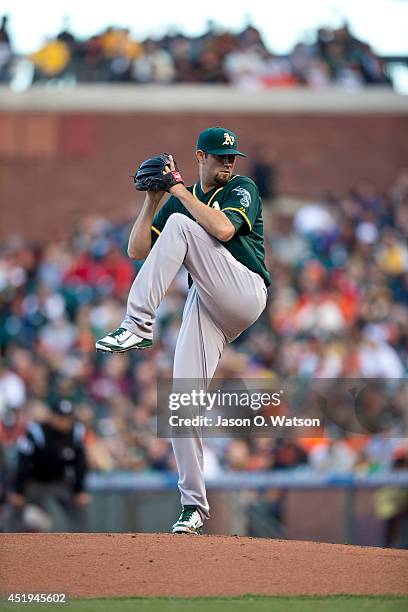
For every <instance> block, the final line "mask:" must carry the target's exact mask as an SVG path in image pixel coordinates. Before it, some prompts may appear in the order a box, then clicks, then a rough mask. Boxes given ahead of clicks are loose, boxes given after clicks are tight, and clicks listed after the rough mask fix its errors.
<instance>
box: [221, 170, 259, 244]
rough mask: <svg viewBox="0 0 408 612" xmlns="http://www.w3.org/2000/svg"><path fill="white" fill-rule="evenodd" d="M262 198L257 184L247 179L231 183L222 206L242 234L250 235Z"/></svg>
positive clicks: (238, 179)
mask: <svg viewBox="0 0 408 612" xmlns="http://www.w3.org/2000/svg"><path fill="white" fill-rule="evenodd" d="M259 206H260V198H259V193H258V188H257V186H256V185H255V183H254V182H253V181H252V180H250V179H248V178H247V177H245V178H244V177H242V178H241V177H236V179H235V180H233V181H231V185H230V187H229V189H228V192H227V193H226V195H225V198H224V201H223V202H222V205H221V210H222V211H223V212H224V213H225V214H226V215H227V217H228V219H229V220H230V221H231V223H232V224H233V226H234V227H235V229H236V232H237V233H238V232H239V233H240V234H244V235H246V234H250V233H251V232H252V228H253V226H254V224H255V221H256V219H257V216H258V213H259Z"/></svg>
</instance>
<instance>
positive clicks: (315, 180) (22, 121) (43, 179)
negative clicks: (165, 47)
mask: <svg viewBox="0 0 408 612" xmlns="http://www.w3.org/2000/svg"><path fill="white" fill-rule="evenodd" d="M210 125H226V126H228V127H229V128H231V129H232V130H235V131H237V132H238V133H239V136H240V148H241V149H242V150H243V151H247V152H248V153H250V152H251V151H252V150H253V148H254V147H257V146H259V145H261V144H266V145H267V146H268V148H269V149H270V150H271V151H274V152H275V153H276V154H277V156H278V160H279V178H280V181H279V184H280V191H281V192H283V193H286V194H290V195H299V196H309V197H316V196H317V195H318V194H319V193H321V192H322V191H325V190H331V191H335V192H338V193H341V192H343V191H345V190H346V189H347V188H349V187H350V186H351V185H352V184H353V183H354V182H355V181H358V180H359V179H363V178H368V179H372V180H373V181H374V182H375V184H376V185H377V186H378V188H379V189H381V190H385V189H387V187H388V186H389V184H390V182H391V181H392V180H393V179H394V178H395V175H396V173H397V172H398V171H399V170H400V169H401V168H402V167H403V166H404V165H407V160H408V139H407V138H406V134H407V133H408V116H407V115H398V114H392V113H390V114H384V113H381V114H378V115H375V114H370V115H367V116H364V115H359V114H338V115H334V114H332V115H329V114H327V113H326V114H324V115H300V114H282V113H279V114H254V113H251V114H245V113H244V112H241V113H235V114H232V115H228V114H225V113H218V114H215V113H207V114H205V113H198V112H197V113H194V112H189V113H183V114H177V113H171V114H169V115H165V114H163V113H161V114H155V113H147V112H137V113H136V112H135V113H120V114H108V113H76V114H67V113H52V112H47V113H38V114H35V113H28V112H20V113H12V112H2V113H0V201H1V226H0V236H1V237H2V238H4V237H5V236H6V235H9V234H10V233H15V232H17V233H21V234H23V235H25V236H27V237H34V238H46V237H48V236H50V235H61V234H63V233H64V232H65V231H67V230H69V228H70V227H71V226H72V224H73V223H74V222H75V220H76V219H78V218H80V217H82V216H83V215H84V214H86V213H91V212H100V213H102V214H103V215H106V216H108V217H110V218H112V219H120V218H124V217H128V216H129V214H131V212H130V211H131V210H132V206H133V205H134V202H135V201H137V199H139V201H140V199H141V198H142V197H143V196H141V195H140V194H136V192H135V191H134V189H133V186H132V183H131V180H130V178H129V175H130V174H131V173H132V172H133V171H134V170H135V168H136V166H137V165H138V164H139V163H140V161H142V159H144V158H146V157H148V156H149V155H151V154H155V153H158V152H161V151H167V152H171V153H173V155H174V156H175V158H176V159H177V161H178V164H179V166H180V167H181V168H182V170H183V174H184V176H185V178H186V180H187V181H188V182H189V183H190V182H193V181H194V180H195V176H196V175H195V172H196V163H195V158H194V145H195V139H196V136H197V133H198V132H199V131H200V130H201V129H203V128H204V127H207V126H210ZM248 163H249V162H248V160H243V161H240V162H239V164H238V166H237V171H238V172H239V173H241V174H245V173H246V171H247V169H248Z"/></svg>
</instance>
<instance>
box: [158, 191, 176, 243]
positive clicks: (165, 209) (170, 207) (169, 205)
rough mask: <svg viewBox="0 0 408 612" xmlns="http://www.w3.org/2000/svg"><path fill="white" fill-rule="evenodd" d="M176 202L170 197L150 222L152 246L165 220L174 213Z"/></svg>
mask: <svg viewBox="0 0 408 612" xmlns="http://www.w3.org/2000/svg"><path fill="white" fill-rule="evenodd" d="M176 202H177V200H176V198H175V197H174V196H170V197H169V199H168V200H167V202H165V204H163V206H162V207H161V209H160V210H159V212H158V213H156V214H155V216H154V218H153V222H152V245H153V244H154V243H155V242H156V240H157V238H158V237H159V236H160V234H161V232H162V230H163V228H164V226H165V225H166V222H167V219H168V218H169V217H170V215H172V214H173V213H174V212H175V205H176Z"/></svg>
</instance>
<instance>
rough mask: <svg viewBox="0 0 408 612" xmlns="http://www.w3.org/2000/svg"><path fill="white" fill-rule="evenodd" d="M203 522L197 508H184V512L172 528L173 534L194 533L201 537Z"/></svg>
mask: <svg viewBox="0 0 408 612" xmlns="http://www.w3.org/2000/svg"><path fill="white" fill-rule="evenodd" d="M202 532H203V521H202V518H201V516H200V513H199V511H198V509H197V506H183V511H182V513H181V514H180V516H179V518H178V519H177V521H176V522H175V523H174V525H173V527H172V533H193V534H195V535H201V534H202Z"/></svg>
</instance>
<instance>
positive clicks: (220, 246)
mask: <svg viewBox="0 0 408 612" xmlns="http://www.w3.org/2000/svg"><path fill="white" fill-rule="evenodd" d="M237 156H241V157H246V156H245V154H244V153H241V152H240V151H239V150H238V142H237V136H236V134H234V133H233V132H232V131H231V130H228V129H226V128H222V127H213V128H208V129H206V130H204V131H203V132H201V133H200V135H199V137H198V141H197V147H196V159H197V163H198V181H197V182H196V183H195V184H194V185H192V186H191V187H187V188H186V187H185V186H184V181H183V179H182V176H181V174H180V171H179V170H178V169H177V166H176V164H175V162H174V160H173V157H172V156H171V155H167V154H164V155H161V156H158V157H155V158H151V159H148V160H146V161H144V162H143V163H142V164H141V166H140V168H139V170H138V172H137V173H136V174H135V177H134V178H135V186H136V189H138V190H140V191H146V199H145V202H144V205H143V208H142V210H141V212H140V214H139V216H138V218H137V219H136V221H135V224H134V226H133V228H132V231H131V234H130V237H129V244H128V254H129V256H130V257H132V258H134V259H144V258H146V260H145V262H144V264H143V266H142V268H141V270H140V271H139V273H138V275H137V277H136V279H135V281H134V283H133V285H132V288H131V290H130V293H129V298H128V303H127V312H126V316H125V318H124V320H123V322H122V323H121V325H120V327H119V328H118V329H116V330H115V331H113V332H111V333H109V334H107V335H106V336H105V337H104V338H102V339H100V340H99V341H98V342H97V343H96V348H97V350H99V351H105V352H114V353H118V352H119V353H120V352H124V351H128V350H130V349H145V348H148V347H149V346H151V345H152V341H153V332H152V330H153V324H154V321H155V313H156V310H157V308H158V306H159V304H160V302H161V300H162V299H163V298H164V296H165V294H166V291H167V289H168V287H169V285H170V284H171V282H172V281H173V279H174V277H175V276H176V274H177V272H178V271H179V269H180V268H181V266H184V267H185V268H186V269H187V271H188V273H189V275H190V290H189V293H188V297H187V301H186V304H185V307H184V312H183V320H182V325H181V329H180V333H179V336H178V340H177V345H176V350H175V356H174V368H173V378H174V380H177V379H195V380H202V381H204V384H208V383H209V381H210V380H211V378H212V377H213V375H214V372H215V369H216V367H217V364H218V361H219V359H220V357H221V354H222V351H223V349H224V347H225V345H226V344H227V343H229V342H232V341H233V340H234V339H235V338H237V337H238V336H239V335H240V334H241V333H242V332H243V331H244V330H245V329H247V328H248V327H249V326H250V325H252V323H254V322H255V321H256V320H257V319H258V317H259V316H260V314H261V313H262V311H263V310H264V309H265V305H266V297H267V289H266V288H267V286H269V284H270V276H269V273H268V271H267V269H266V267H265V252H264V237H263V221H262V209H261V202H260V198H259V194H258V189H257V187H256V185H255V183H254V182H253V181H252V180H251V179H250V178H248V177H246V176H240V175H239V174H234V173H233V171H234V166H235V161H236V158H237ZM165 192H169V193H170V194H171V196H170V198H169V199H168V200H167V202H166V203H165V204H164V205H163V206H162V208H161V209H160V210H159V211H158V207H159V204H160V201H161V199H162V197H163V196H164V194H165ZM157 211H158V212H157ZM172 444H173V450H174V455H175V458H176V463H177V468H178V473H179V482H178V486H179V490H180V493H181V504H182V512H181V515H180V517H179V518H178V520H177V521H176V523H175V524H174V525H173V528H172V531H173V533H194V534H199V533H201V531H202V527H203V521H204V520H205V519H208V518H209V505H208V501H207V495H206V490H205V484H204V477H203V451H202V440H201V438H200V437H199V436H197V437H190V438H173V439H172Z"/></svg>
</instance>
